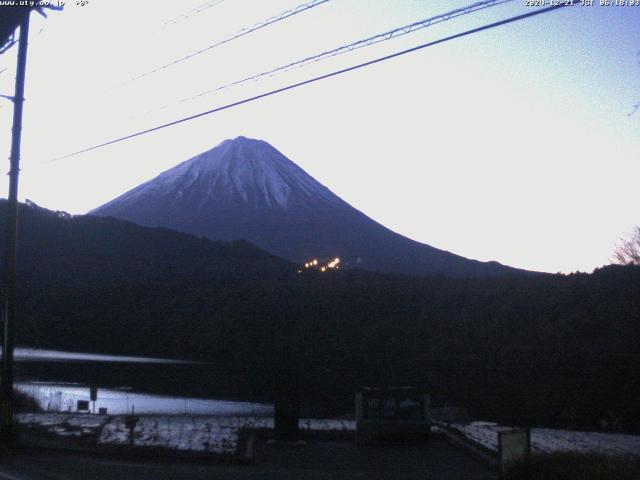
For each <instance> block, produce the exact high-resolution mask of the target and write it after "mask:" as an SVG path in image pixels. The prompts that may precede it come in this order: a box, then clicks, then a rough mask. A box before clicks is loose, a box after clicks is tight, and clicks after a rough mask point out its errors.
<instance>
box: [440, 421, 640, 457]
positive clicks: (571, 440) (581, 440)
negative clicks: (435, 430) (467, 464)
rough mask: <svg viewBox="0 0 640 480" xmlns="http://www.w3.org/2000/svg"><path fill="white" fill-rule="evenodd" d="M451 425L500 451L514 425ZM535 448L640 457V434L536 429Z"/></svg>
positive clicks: (543, 451)
mask: <svg viewBox="0 0 640 480" xmlns="http://www.w3.org/2000/svg"><path fill="white" fill-rule="evenodd" d="M449 427H450V428H453V429H454V430H456V431H457V432H459V433H461V434H462V435H464V436H465V437H466V438H468V439H469V440H472V441H473V442H475V443H478V444H480V445H482V446H484V447H485V448H487V449H489V450H493V451H495V452H497V451H498V433H499V432H501V431H505V430H510V429H511V427H505V426H501V425H497V424H495V423H491V422H473V423H470V424H469V425H461V424H450V425H449ZM531 449H532V451H533V452H534V453H551V452H576V453H599V454H603V455H611V456H640V436H638V435H626V434H622V433H600V432H577V431H573V430H552V429H547V428H532V429H531Z"/></svg>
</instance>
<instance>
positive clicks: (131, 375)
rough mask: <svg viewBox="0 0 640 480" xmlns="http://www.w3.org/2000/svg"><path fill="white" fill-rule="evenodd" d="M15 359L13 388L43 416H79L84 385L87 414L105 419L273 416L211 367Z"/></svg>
mask: <svg viewBox="0 0 640 480" xmlns="http://www.w3.org/2000/svg"><path fill="white" fill-rule="evenodd" d="M15 359H16V379H17V381H16V388H17V389H18V390H19V391H21V392H24V393H26V394H28V395H30V396H31V397H33V398H34V399H35V400H36V401H37V402H38V404H39V405H40V408H42V409H43V410H44V411H58V412H67V411H72V412H75V411H78V401H80V402H81V405H82V403H83V402H85V401H89V400H90V388H89V385H95V386H97V389H98V395H97V401H96V402H95V406H94V404H93V402H90V403H89V406H90V411H93V409H94V407H95V411H96V412H98V411H99V409H100V408H106V409H107V413H108V414H124V413H132V412H133V413H136V414H145V413H158V414H183V413H188V414H197V415H199V414H202V415H225V416H237V415H241V416H243V415H252V416H263V415H272V414H273V407H272V405H270V404H269V403H268V402H263V401H255V400H258V399H256V398H253V397H252V396H251V395H250V394H247V393H245V392H242V391H241V390H239V389H238V388H236V387H237V385H236V384H238V385H241V384H242V380H241V379H235V380H234V378H231V377H232V376H230V375H229V374H228V368H220V367H217V366H215V365H211V364H206V363H198V362H188V361H182V360H170V359H162V358H148V357H131V356H126V357H125V356H115V355H97V354H90V353H78V352H60V351H54V350H39V349H23V348H17V349H16V350H15ZM237 399H241V400H245V399H248V400H251V401H238V400H237ZM259 400H263V399H259Z"/></svg>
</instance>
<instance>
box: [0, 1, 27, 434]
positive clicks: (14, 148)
mask: <svg viewBox="0 0 640 480" xmlns="http://www.w3.org/2000/svg"><path fill="white" fill-rule="evenodd" d="M30 14H31V11H30V10H28V11H27V12H25V14H24V17H23V18H22V20H21V21H20V40H19V44H18V67H17V72H16V88H15V95H14V96H13V130H12V136H11V155H10V157H9V165H10V167H9V197H8V201H7V214H6V220H5V233H6V240H5V264H4V275H5V284H4V291H3V302H2V321H3V322H4V339H3V340H4V341H3V346H2V364H1V365H0V375H1V377H0V442H2V444H3V445H4V446H8V445H10V443H11V439H12V426H13V339H14V323H15V317H16V244H17V232H18V175H19V174H20V140H21V138H22V107H23V104H24V83H25V73H26V67H27V43H28V40H29V16H30Z"/></svg>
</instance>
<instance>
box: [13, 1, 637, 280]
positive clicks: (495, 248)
mask: <svg viewBox="0 0 640 480" xmlns="http://www.w3.org/2000/svg"><path fill="white" fill-rule="evenodd" d="M83 3H84V4H83ZM302 3H305V1H304V0H297V1H296V0H260V1H257V0H223V1H219V0H209V1H206V0H181V1H177V0H174V1H147V0H138V1H136V2H129V1H124V0H85V1H84V2H77V1H75V0H74V1H67V5H66V6H65V10H64V11H63V12H50V13H49V15H48V18H47V19H44V18H42V17H40V16H39V15H37V14H34V15H33V16H32V23H31V32H30V45H29V54H28V55H29V56H28V66H27V84H26V93H25V97H26V99H27V100H26V103H25V112H24V132H23V149H22V164H21V168H22V171H21V177H20V192H19V198H20V199H21V200H24V199H30V200H32V201H34V202H36V203H38V204H39V205H41V206H44V207H46V208H50V209H54V210H65V211H68V212H70V213H73V214H82V213H86V212H87V211H89V210H91V209H92V208H95V207H97V206H99V205H101V204H103V203H105V202H107V201H109V200H111V199H113V198H115V197H116V196H118V195H120V194H122V193H124V192H125V191H127V190H129V189H131V188H133V187H135V186H136V185H138V184H140V183H142V182H144V181H146V180H149V179H151V178H153V177H155V176H156V175H158V174H159V173H160V172H162V171H164V170H167V169H168V168H171V167H172V166H174V165H176V164H177V163H180V162H182V161H184V160H186V159H188V158H190V157H192V156H194V155H196V154H198V153H200V152H202V151H205V150H208V149H210V148H212V147H214V146H215V145H217V144H218V143H220V142H221V141H223V140H224V139H227V138H233V137H236V136H239V135H244V136H248V137H252V138H259V139H263V140H266V141H268V142H269V143H271V144H272V145H273V146H275V147H276V148H278V149H279V150H280V151H281V152H282V153H284V154H285V155H286V156H287V157H288V158H290V159H291V160H293V161H294V162H296V163H297V164H298V165H300V166H301V167H302V168H303V169H305V170H306V171H307V172H308V173H309V174H310V175H312V176H313V177H315V178H316V179H317V180H318V181H320V182H321V183H322V184H324V185H325V186H327V187H328V188H330V189H331V190H332V191H333V192H334V193H336V194H337V195H339V196H340V197H342V198H343V199H344V200H345V201H347V202H348V203H350V204H351V205H353V206H354V207H356V208H358V209H359V210H361V211H362V212H364V213H365V214H367V215H368V216H369V217H371V218H373V219H374V220H376V221H378V222H380V223H382V224H383V225H385V226H387V227H389V228H391V229H392V230H394V231H396V232H398V233H401V234H403V235H405V236H408V237H410V238H412V239H414V240H418V241H420V242H423V243H427V244H429V245H432V246H434V247H437V248H441V249H444V250H448V251H451V252H454V253H456V254H459V255H463V256H465V257H468V258H475V259H479V260H496V261H499V262H501V263H503V264H507V265H511V266H514V267H519V268H526V269H531V270H538V271H547V272H564V273H569V272H573V271H586V272H590V271H592V270H593V269H594V268H597V267H600V266H602V265H605V264H608V263H610V261H611V257H612V251H613V249H614V246H615V244H616V242H617V241H618V240H619V238H620V237H622V236H625V235H626V234H628V233H629V232H630V231H631V230H632V228H633V227H634V226H635V225H638V224H640V213H639V211H638V205H639V202H638V194H637V179H638V178H640V163H639V160H640V112H638V113H637V114H635V115H631V116H630V115H629V114H630V112H631V111H632V110H633V106H634V105H635V104H636V103H638V101H639V100H640V63H639V56H638V52H639V51H640V35H639V32H640V7H634V6H610V7H601V6H591V7H587V6H578V5H577V6H574V7H571V8H564V9H561V10H559V11H555V12H551V13H546V14H543V15H538V16H536V17H533V18H529V19H526V20H523V21H520V22H516V23H513V24H509V25H506V26H501V27H498V28H494V29H491V30H487V31H484V32H481V33H478V34H474V35H471V36H467V37H464V38H460V39H456V40H453V41H450V42H446V43H443V44H440V45H437V46H434V47H429V48H426V49H423V50H420V51H417V52H414V53H411V54H408V55H404V56H402V57H398V58H395V59H392V60H389V61H385V62H382V63H379V64H376V65H373V66H370V67H366V68H363V69H359V70H357V71H353V72H350V73H347V74H345V75H340V76H338V77H333V78H331V79H328V80H324V81H322V82H317V83H314V84H312V85H306V86H304V87H301V88H297V89H295V90H291V91H288V92H285V93H281V94H278V95H275V96H272V97H269V98H267V99H263V100H260V101H257V102H253V103H250V104H245V105H242V106H239V107H236V108H233V109H229V110H226V111H223V112H219V113H216V114H214V115H210V116H206V117H202V118H199V119H197V120H193V121H190V122H186V123H182V124H180V125H177V126H174V127H170V128H167V129H163V130H160V131H157V132H154V133H151V134H148V135H144V136H141V137H137V138H135V139H132V140H128V141H125V142H121V143H118V144H114V145H111V146H108V147H105V148H101V149H97V150H94V151H91V152H88V153H85V154H81V155H77V156H74V157H71V158H67V159H62V160H54V159H56V158H57V157H60V156H62V155H65V154H68V153H71V152H74V151H77V150H79V149H82V148H86V147H90V146H92V145H95V144H99V143H102V142H105V141H108V140H111V139H113V138H117V137H120V136H123V135H127V134H130V133H134V132H136V131H139V130H143V129H146V128H149V127H153V126H156V125H159V124H162V123H165V122H169V121H172V120H176V119H178V118H181V117H184V116H187V115H192V114H194V113H199V112H202V111H205V110H208V109H211V108H214V107H217V106H221V105H224V104H227V103H230V102H233V101H237V100H240V99H243V98H246V97H249V96H252V95H256V94H259V93H262V92H265V91H268V90H271V89H274V88H278V87H281V86H285V85H288V84H291V83H295V82H297V81H300V80H304V79H307V78H311V77H313V76H316V75H320V74H323V73H327V72H330V71H333V70H336V69H339V68H344V67H346V66H350V65H354V64H357V63H361V62H365V61H368V60H371V59H374V58H377V57H380V56H383V55H387V54H389V53H393V52H397V51H400V50H404V49H407V48H411V47H413V46H416V45H420V44H423V43H426V42H429V41H432V40H436V39H438V38H442V37H445V36H447V35H451V34H454V33H458V32H461V31H464V30H467V29H470V28H474V27H477V26H480V25H483V24H486V23H489V22H493V21H496V20H500V19H503V18H507V17H510V16H513V15H518V14H522V13H526V12H530V11H532V7H527V6H525V3H524V0H515V1H512V2H507V3H504V4H501V5H498V6H495V7H492V8H488V9H485V10H482V11H480V12H476V13H473V14H469V15H465V16H461V17H458V18H456V19H453V20H449V21H446V22H442V23H439V24H437V25H433V26H431V27H428V28H425V29H422V30H419V31H416V32H413V33H411V34H408V35H405V36H402V37H398V38H395V39H393V40H389V41H386V42H382V43H379V44H377V45H374V46H370V47H367V48H362V49H359V50H356V51H353V52H349V53H347V54H344V55H340V56H336V57H333V58H331V59H328V60H324V61H321V62H317V63H314V64H312V65H309V66H306V67H304V68H298V69H294V70H291V71H289V72H286V73H284V74H280V75H274V76H271V77H268V78H266V79H263V80H261V81H253V82H249V83H247V84H243V85H242V86H238V87H233V88H228V89H225V90H222V91H220V92H216V93H212V94H207V95H200V96H198V94H200V93H202V92H205V91H207V90H211V89H213V88H215V87H217V86H220V85H224V84H226V83H229V82H233V81H235V80H238V79H241V78H244V77H247V76H250V75H254V74H256V73H260V72H262V71H265V70H270V69H272V68H274V67H278V66H281V65H285V64H287V63H290V62H291V61H295V60H298V59H300V58H304V57H306V56H309V55H313V54H316V53H320V52H322V51H325V50H329V49H332V48H335V47H338V46H341V45H343V44H348V43H351V42H353V41H356V40H359V39H361V38H366V37H368V36H370V35H374V34H377V33H381V32H384V31H387V30H390V29H393V28H396V27H400V26H403V25H406V24H409V23H412V22H415V21H418V20H423V19H425V18H428V17H431V16H434V15H438V14H441V13H444V12H447V11H450V10H452V9H454V8H458V7H462V6H466V5H469V4H471V3H472V2H470V1H467V2H465V1H458V0H455V1H454V0H432V1H428V0H329V1H328V2H325V3H322V4H319V5H317V6H315V7H314V8H311V9H309V10H307V11H305V12H303V13H299V14H297V15H295V16H292V17H290V18H287V19H286V20H283V21H281V22H278V23H275V24H273V25H270V26H268V27H265V28H263V29H260V30H259V31H257V32H254V33H251V34H248V35H245V36H244V37H242V38H240V39H237V40H234V41H232V42H229V43H227V44H225V45H222V46H219V47H216V48H213V49H211V50H209V51H207V52H206V53H203V54H201V55H197V56H195V57H193V58H191V59H189V60H187V61H184V62H180V63H179V64H176V65H173V66H170V67H167V68H165V69H163V70H161V71H159V72H156V73H153V74H150V75H146V76H144V77H142V78H138V79H135V78H136V77H138V76H140V75H141V74H144V73H145V72H148V71H150V70H153V69H155V68H157V67H159V66H162V65H166V64H168V63H170V62H171V61H173V60H175V59H179V58H182V57H184V56H185V55H188V54H190V53H192V52H194V51H197V50H200V49H202V48H205V47H207V46H209V45H211V44H213V43H216V42H217V41H219V40H222V39H224V38H226V37H228V36H229V35H232V34H233V33H235V32H237V31H239V30H241V29H243V28H246V27H250V26H252V25H254V24H256V23H257V22H260V21H263V20H265V19H267V18H269V17H271V16H274V15H278V14H280V13H281V12H283V11H285V10H288V9H291V8H294V7H296V6H297V5H300V4H302ZM576 3H577V2H576ZM596 3H598V2H596ZM80 4H83V5H82V6H80ZM200 7H202V8H200ZM196 10H200V11H198V12H197V11H196ZM0 14H1V11H0ZM16 50H17V49H16V48H13V49H12V50H10V51H9V52H7V53H5V54H3V55H2V56H0V71H2V69H3V68H6V71H4V72H2V73H0V93H3V94H10V93H11V92H12V90H13V78H14V72H15V56H16ZM193 97H195V98H193ZM10 129H11V104H10V103H9V102H7V101H5V100H0V149H1V150H2V151H4V152H6V155H5V156H4V157H3V158H6V157H8V154H9V145H10ZM7 169H8V164H7ZM7 184H8V180H6V181H4V182H1V183H0V195H1V196H6V192H7Z"/></svg>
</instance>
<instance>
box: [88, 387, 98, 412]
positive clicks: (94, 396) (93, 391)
mask: <svg viewBox="0 0 640 480" xmlns="http://www.w3.org/2000/svg"><path fill="white" fill-rule="evenodd" d="M89 398H90V399H91V402H93V413H94V415H95V413H96V400H98V387H96V386H95V385H91V386H90V387H89Z"/></svg>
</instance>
